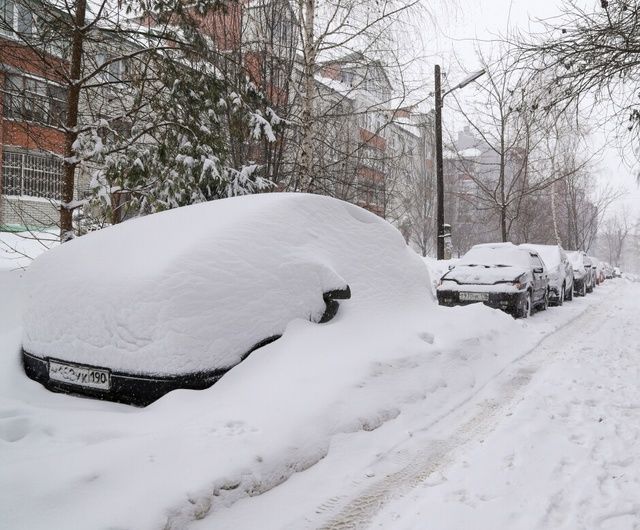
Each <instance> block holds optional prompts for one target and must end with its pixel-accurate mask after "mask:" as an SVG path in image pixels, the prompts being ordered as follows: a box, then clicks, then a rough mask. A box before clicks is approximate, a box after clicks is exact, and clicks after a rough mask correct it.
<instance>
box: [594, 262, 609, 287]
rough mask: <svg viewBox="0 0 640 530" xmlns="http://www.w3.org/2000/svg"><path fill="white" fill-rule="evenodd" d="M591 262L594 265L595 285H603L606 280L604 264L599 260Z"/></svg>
mask: <svg viewBox="0 0 640 530" xmlns="http://www.w3.org/2000/svg"><path fill="white" fill-rule="evenodd" d="M593 261H594V263H595V270H596V285H600V284H601V283H604V281H605V279H606V277H605V269H606V263H605V262H604V261H601V260H599V259H594V260H593Z"/></svg>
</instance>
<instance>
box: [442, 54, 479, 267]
mask: <svg viewBox="0 0 640 530" xmlns="http://www.w3.org/2000/svg"><path fill="white" fill-rule="evenodd" d="M485 73H486V70H485V69H484V68H483V69H482V70H480V71H479V72H475V73H473V74H471V75H470V76H469V77H467V78H465V79H463V80H462V81H461V82H460V83H458V84H457V85H456V86H454V87H453V88H450V89H449V90H447V91H446V92H445V93H444V94H442V91H441V87H440V77H441V74H440V65H439V64H436V66H435V97H436V109H435V110H436V188H437V197H436V212H437V215H436V217H437V219H436V223H437V227H436V228H437V230H436V234H437V243H436V245H437V247H436V248H437V258H438V259H444V238H445V233H444V176H443V168H442V101H443V99H444V97H445V96H446V95H447V94H449V93H450V92H453V91H454V90H457V89H459V88H464V87H466V86H467V85H468V84H469V83H473V82H474V81H475V80H476V79H478V78H479V77H481V76H483V75H484V74H485Z"/></svg>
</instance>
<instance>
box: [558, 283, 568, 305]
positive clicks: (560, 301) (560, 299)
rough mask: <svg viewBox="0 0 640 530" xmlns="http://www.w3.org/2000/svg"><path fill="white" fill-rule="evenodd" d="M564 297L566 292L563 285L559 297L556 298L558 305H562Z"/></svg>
mask: <svg viewBox="0 0 640 530" xmlns="http://www.w3.org/2000/svg"><path fill="white" fill-rule="evenodd" d="M566 296H567V294H566V290H565V288H564V284H562V288H561V289H560V296H559V297H558V305H562V304H564V299H565V297H566Z"/></svg>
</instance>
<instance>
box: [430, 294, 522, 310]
mask: <svg viewBox="0 0 640 530" xmlns="http://www.w3.org/2000/svg"><path fill="white" fill-rule="evenodd" d="M437 294H438V303H439V304H440V305H444V306H449V307H451V306H457V305H469V304H477V303H478V302H474V301H464V300H460V292H459V291H438V292H437ZM487 294H488V295H489V299H488V300H484V301H482V302H481V303H483V304H484V305H486V306H489V307H493V308H494V309H501V310H502V311H504V312H506V313H509V314H510V315H513V316H517V315H518V312H519V310H520V308H521V307H522V306H523V304H524V303H525V297H526V291H516V292H513V293H487Z"/></svg>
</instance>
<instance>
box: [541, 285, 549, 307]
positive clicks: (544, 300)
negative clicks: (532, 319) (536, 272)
mask: <svg viewBox="0 0 640 530" xmlns="http://www.w3.org/2000/svg"><path fill="white" fill-rule="evenodd" d="M539 307H540V311H546V310H547V308H548V307H549V289H547V290H546V291H545V292H544V297H543V298H542V303H541V304H540V306H539Z"/></svg>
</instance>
